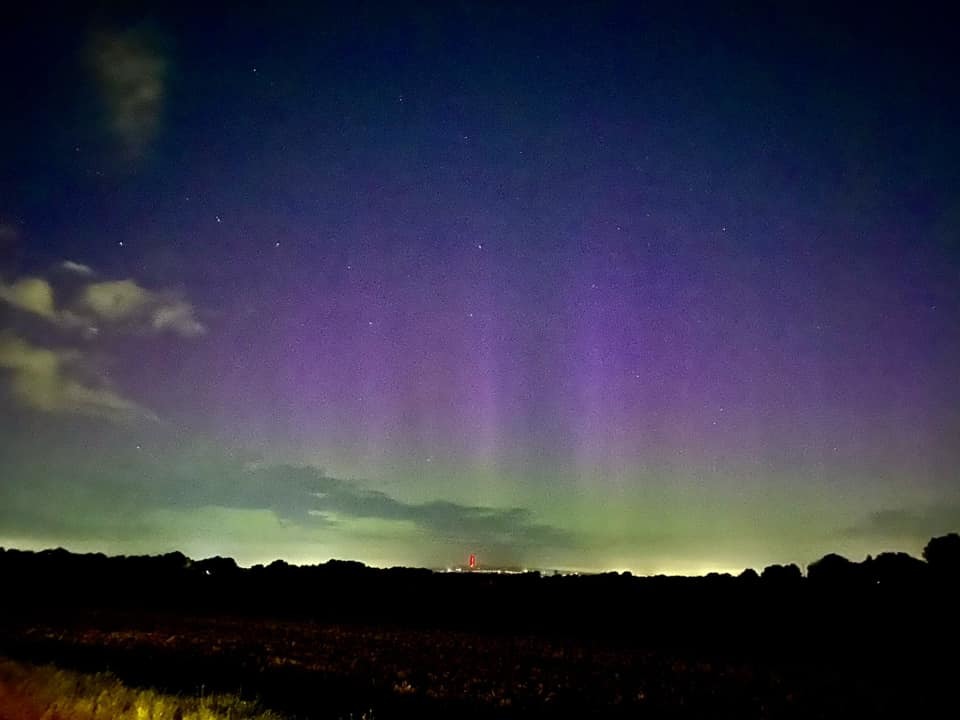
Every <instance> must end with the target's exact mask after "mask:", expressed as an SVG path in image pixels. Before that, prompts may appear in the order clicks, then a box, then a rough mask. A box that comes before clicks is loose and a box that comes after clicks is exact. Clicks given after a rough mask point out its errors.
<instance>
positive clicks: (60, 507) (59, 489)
mask: <svg viewBox="0 0 960 720" xmlns="http://www.w3.org/2000/svg"><path fill="white" fill-rule="evenodd" d="M133 442H134V441H133V440H131V450H130V452H129V453H127V455H126V456H123V455H121V456H120V457H118V458H117V463H116V464H115V465H114V467H113V468H112V469H109V470H108V469H106V468H103V467H95V466H94V465H92V464H91V465H90V467H84V466H83V464H80V465H77V464H73V465H70V464H68V463H67V462H66V461H64V460H58V459H57V458H56V457H52V458H51V459H50V460H49V461H48V462H41V463H38V462H37V461H36V460H35V459H34V460H33V461H31V462H30V463H29V464H26V463H23V464H21V463H20V462H18V460H17V459H16V456H15V455H11V459H12V462H9V463H6V462H4V463H0V472H2V473H4V474H5V476H6V477H8V478H10V481H8V482H5V483H4V484H3V485H0V507H3V508H6V510H7V511H6V512H4V511H0V531H7V532H9V531H11V530H14V529H17V530H25V529H28V528H31V529H33V530H34V531H40V532H42V531H44V530H48V531H50V532H52V533H58V532H66V531H67V530H70V532H72V533H73V534H74V535H76V534H77V533H79V534H82V535H84V536H87V537H95V536H98V535H99V534H100V533H101V532H103V531H106V532H108V533H110V534H114V535H115V534H117V533H118V532H120V530H118V526H123V525H124V524H126V523H134V524H135V523H137V522H138V521H139V520H138V518H142V517H143V516H144V514H145V513H148V512H150V511H152V510H162V509H166V510H183V511H189V510H192V509H195V508H197V507H203V506H207V507H210V506H214V507H224V508H232V509H238V510H270V511H271V512H273V513H274V514H275V515H276V516H277V518H279V519H280V520H281V521H283V522H286V523H290V524H293V525H298V526H302V527H307V528H310V527H313V528H318V529H319V528H326V529H330V530H332V531H334V532H336V531H337V530H338V527H339V526H341V525H343V524H344V521H345V520H347V519H350V518H353V519H372V520H383V521H388V522H398V523H410V524H412V525H413V526H414V527H416V528H417V529H418V530H420V531H421V532H422V533H423V534H424V536H425V537H428V538H431V539H433V540H435V541H437V542H443V543H458V544H463V545H466V546H470V547H480V548H488V549H489V548H497V549H498V555H499V556H500V557H506V556H507V554H506V549H510V550H511V552H512V553H513V555H512V556H516V557H522V556H523V555H524V554H525V553H524V551H525V550H526V549H528V548H532V547H549V548H570V547H573V546H574V545H575V538H574V536H573V535H572V534H571V533H569V532H567V531H565V530H562V529H560V528H557V527H553V526H550V525H546V524H543V523H539V522H537V521H536V519H535V518H534V516H533V513H531V511H530V510H528V509H526V508H518V507H513V508H494V507H485V506H477V505H465V504H461V503H456V502H449V501H445V500H436V501H431V502H425V503H410V502H404V501H402V500H398V499H397V498H394V497H391V496H390V495H387V494H385V493H383V492H379V491H373V490H367V489H365V488H364V487H363V486H362V485H361V483H359V482H355V481H350V480H342V479H339V478H333V477H329V476H327V475H326V474H325V473H324V472H323V471H322V470H319V469H317V468H313V467H303V466H294V465H266V464H261V463H257V462H251V461H250V459H249V458H248V457H245V456H243V455H231V454H227V453H220V452H217V451H213V450H197V451H194V452H185V453H183V454H182V455H180V457H179V459H178V460H177V461H168V457H169V456H166V455H165V453H163V452H156V453H152V452H151V451H150V450H149V449H143V450H141V449H140V448H138V447H136V446H135V445H133V444H132V443H133ZM0 449H2V448H0ZM17 454H20V455H22V456H23V460H26V459H27V457H28V455H29V454H24V453H17ZM343 532H345V533H349V530H347V529H346V528H343Z"/></svg>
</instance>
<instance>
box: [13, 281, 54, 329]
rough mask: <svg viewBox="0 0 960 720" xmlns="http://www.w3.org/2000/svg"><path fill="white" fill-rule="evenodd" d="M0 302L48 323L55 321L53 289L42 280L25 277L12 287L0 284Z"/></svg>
mask: <svg viewBox="0 0 960 720" xmlns="http://www.w3.org/2000/svg"><path fill="white" fill-rule="evenodd" d="M0 300H3V301H4V302H6V303H8V304H9V305H12V306H13V307H15V308H17V309H18V310H22V311H24V312H28V313H32V314H34V315H39V316H40V317H42V318H46V319H47V320H50V321H56V320H57V313H56V309H55V307H54V300H53V288H52V287H51V286H50V283H48V282H47V281H46V280H44V279H43V278H38V277H25V278H21V279H19V280H17V281H15V282H14V283H13V284H12V285H5V284H4V283H2V282H0Z"/></svg>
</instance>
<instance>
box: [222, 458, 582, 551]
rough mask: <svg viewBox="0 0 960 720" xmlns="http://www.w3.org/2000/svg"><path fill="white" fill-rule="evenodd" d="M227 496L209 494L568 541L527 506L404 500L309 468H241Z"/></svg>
mask: <svg viewBox="0 0 960 720" xmlns="http://www.w3.org/2000/svg"><path fill="white" fill-rule="evenodd" d="M240 472H241V478H240V482H238V483H234V485H233V487H234V490H235V494H234V495H233V496H232V497H230V496H229V495H228V496H224V497H220V498H216V497H210V498H208V501H209V502H210V503H211V504H225V505H228V506H230V505H233V506H237V507H247V508H269V509H271V510H273V511H274V512H275V513H276V514H277V516H278V517H280V518H282V519H285V520H290V521H293V522H298V523H305V524H312V523H331V522H332V520H331V518H335V517H341V516H346V517H352V518H368V519H377V520H388V521H397V522H410V523H413V524H414V525H416V526H417V527H419V528H420V529H422V530H424V531H426V532H428V533H430V534H431V535H433V536H435V537H437V538H443V539H447V540H455V541H463V542H475V543H483V544H498V545H499V544H504V545H509V544H517V545H549V546H552V547H566V546H569V545H571V544H572V540H573V539H572V537H571V535H570V534H569V533H567V532H565V531H563V530H561V529H558V528H555V527H552V526H549V525H544V524H541V523H537V522H536V521H535V519H534V517H533V514H532V513H531V512H530V510H528V509H526V508H516V507H515V508H492V507H484V506H475V505H463V504H460V503H454V502H448V501H444V500H436V501H432V502H426V503H406V502H403V501H401V500H397V499H396V498H393V497H391V496H389V495H387V494H386V493H383V492H379V491H375V490H366V489H364V488H363V487H361V486H360V485H359V484H358V483H355V482H351V481H348V480H341V479H338V478H332V477H328V476H327V475H325V474H324V473H323V472H321V471H319V470H317V469H314V468H309V467H298V466H291V465H278V466H270V467H258V466H254V467H246V468H244V469H242V470H241V471H240Z"/></svg>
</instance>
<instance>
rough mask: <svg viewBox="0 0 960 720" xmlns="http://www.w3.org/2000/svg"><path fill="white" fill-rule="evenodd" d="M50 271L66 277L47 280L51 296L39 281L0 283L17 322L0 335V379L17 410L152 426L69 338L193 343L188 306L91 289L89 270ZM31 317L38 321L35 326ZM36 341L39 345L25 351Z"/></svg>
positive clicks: (105, 284)
mask: <svg viewBox="0 0 960 720" xmlns="http://www.w3.org/2000/svg"><path fill="white" fill-rule="evenodd" d="M57 267H58V268H59V269H61V270H65V271H68V272H69V273H70V274H71V275H73V276H74V277H73V278H64V277H63V276H62V274H61V275H60V276H59V277H58V276H57V275H53V276H52V277H53V279H54V280H57V281H59V284H58V285H57V288H56V289H55V288H54V286H53V285H52V284H51V282H50V281H49V280H47V279H45V278H42V277H32V276H30V277H23V278H19V279H16V280H14V281H13V282H11V283H9V284H7V283H4V282H2V281H0V304H6V305H7V306H9V307H11V308H13V309H14V310H16V311H18V312H19V313H20V315H21V316H19V317H18V316H16V314H15V315H14V318H13V319H14V324H13V326H12V327H8V329H7V331H6V332H2V331H0V371H3V372H2V376H0V379H2V380H5V381H6V382H7V384H8V385H9V391H10V394H11V396H12V397H13V398H14V399H15V400H16V401H17V402H18V403H19V404H20V405H22V406H24V407H27V408H31V409H33V410H37V411H40V412H46V413H53V414H77V415H85V416H89V417H100V418H104V419H107V420H110V421H112V422H118V423H127V422H130V421H133V420H138V419H151V420H156V417H155V416H154V415H153V414H152V413H151V412H150V411H148V410H146V409H145V408H143V407H141V406H140V405H138V404H137V403H136V402H134V401H132V400H129V399H128V398H126V397H124V396H123V395H121V394H120V393H118V392H117V391H116V390H114V389H113V388H112V387H110V384H109V383H108V382H107V381H106V379H105V376H103V375H102V374H98V373H97V372H95V369H96V367H97V366H98V364H95V363H93V362H91V359H90V358H91V356H90V355H89V350H88V347H89V346H88V345H81V344H78V342H77V340H78V337H77V333H78V332H79V333H80V334H82V337H84V338H85V339H87V340H90V339H92V338H94V337H97V336H98V335H99V334H100V330H101V328H103V327H106V328H109V329H110V330H112V331H114V333H115V334H118V335H123V334H134V335H136V334H141V333H150V334H158V333H172V334H176V335H180V336H183V337H193V336H196V335H200V334H202V333H203V332H205V328H204V326H203V325H202V324H201V323H200V321H199V320H197V318H196V313H195V311H194V308H193V306H192V305H191V304H190V303H188V302H187V301H185V300H183V299H182V298H180V297H179V296H177V295H176V294H174V293H170V292H156V291H153V290H148V289H146V288H144V287H142V286H140V285H138V284H137V283H136V282H134V281H133V280H130V279H127V280H107V281H101V282H91V281H89V279H88V278H89V277H90V275H92V273H93V270H92V269H91V268H89V267H88V266H86V265H83V264H81V263H78V262H73V261H65V262H63V263H60V264H59V265H58V266H57ZM78 278H79V280H78ZM64 297H65V298H66V299H62V298H64ZM36 318H41V319H42V321H43V322H42V323H41V324H39V325H38V324H37V322H36V320H35V319H36ZM31 319H33V324H31V323H30V322H28V321H30V320H31ZM14 328H16V329H15V330H14ZM24 337H26V338H31V340H27V339H24ZM37 337H40V338H44V340H43V346H40V345H37V344H33V343H34V342H36V338H37ZM108 347H112V346H111V345H108Z"/></svg>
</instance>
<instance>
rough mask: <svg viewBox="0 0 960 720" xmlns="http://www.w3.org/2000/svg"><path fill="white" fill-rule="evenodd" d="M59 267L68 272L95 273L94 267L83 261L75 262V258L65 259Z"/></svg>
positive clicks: (79, 273)
mask: <svg viewBox="0 0 960 720" xmlns="http://www.w3.org/2000/svg"><path fill="white" fill-rule="evenodd" d="M57 267H58V268H60V269H61V270H65V271H66V272H70V273H75V274H76V275H93V268H92V267H90V266H89V265H84V264H83V263H78V262H74V261H73V260H64V261H63V262H62V263H60V264H59V265H58V266H57Z"/></svg>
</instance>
